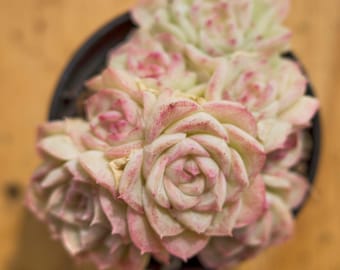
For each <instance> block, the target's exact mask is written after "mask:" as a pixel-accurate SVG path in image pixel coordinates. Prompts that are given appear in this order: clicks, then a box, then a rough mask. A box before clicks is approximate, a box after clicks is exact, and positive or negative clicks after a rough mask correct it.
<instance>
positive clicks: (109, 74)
mask: <svg viewBox="0 0 340 270" xmlns="http://www.w3.org/2000/svg"><path fill="white" fill-rule="evenodd" d="M140 83H141V82H140V80H138V79H137V78H136V77H135V76H133V75H131V74H129V73H127V72H126V71H124V70H121V69H116V68H112V67H108V68H106V69H104V70H103V72H102V73H101V74H99V75H97V76H96V77H94V78H92V79H91V80H90V81H89V82H88V85H89V86H90V88H91V89H93V90H97V92H95V93H94V95H92V96H91V97H90V98H89V99H88V100H87V101H86V113H87V119H88V121H89V122H90V127H91V132H92V135H91V134H89V135H88V136H85V138H84V143H85V144H86V145H87V146H88V147H89V148H90V149H97V150H100V151H104V152H106V154H107V157H108V158H110V159H115V158H123V157H126V156H127V155H128V154H129V153H130V151H131V150H133V149H135V148H137V149H138V148H140V147H142V145H143V141H144V122H143V110H144V109H143V107H144V105H143V104H144V99H145V96H147V93H145V92H144V91H142V90H141V86H140Z"/></svg>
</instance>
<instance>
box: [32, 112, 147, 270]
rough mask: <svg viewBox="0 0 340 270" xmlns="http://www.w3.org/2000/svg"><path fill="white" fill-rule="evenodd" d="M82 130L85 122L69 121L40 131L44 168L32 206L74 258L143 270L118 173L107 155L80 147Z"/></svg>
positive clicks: (35, 186) (35, 182) (101, 266)
mask: <svg viewBox="0 0 340 270" xmlns="http://www.w3.org/2000/svg"><path fill="white" fill-rule="evenodd" d="M76 127H77V128H76ZM79 127H81V128H79ZM85 127H87V128H85ZM84 131H85V132H86V131H88V124H86V122H83V121H81V120H71V119H69V120H67V121H57V122H51V123H47V124H45V125H42V126H41V127H40V129H39V141H38V149H39V152H40V153H41V154H42V157H43V158H44V163H43V164H42V165H41V166H40V167H39V168H38V169H37V170H36V172H35V174H34V175H33V177H32V182H31V185H30V187H29V190H28V195H27V204H28V207H29V208H30V209H31V210H32V212H33V213H35V214H36V216H37V217H39V218H40V219H41V220H43V221H45V222H46V223H47V224H48V226H49V228H50V229H51V232H52V235H53V237H54V238H56V239H59V240H60V241H61V242H62V243H63V245H64V246H65V248H66V250H67V251H68V252H69V253H70V254H71V255H73V256H75V257H76V258H79V259H85V260H90V261H92V262H94V263H95V264H96V265H97V266H98V268H99V269H107V268H109V267H112V266H115V267H116V268H115V269H127V268H131V269H144V266H145V265H146V263H147V261H148V255H143V256H142V255H141V254H140V251H139V250H138V249H137V248H136V247H135V246H134V245H133V244H132V243H131V241H130V239H129V235H128V229H127V219H126V215H127V206H126V204H124V203H123V202H122V201H120V200H119V199H118V198H117V190H116V187H117V183H116V180H117V179H115V174H114V171H112V170H111V169H110V164H109V162H108V161H107V160H106V159H105V158H104V155H103V153H101V152H99V151H87V150H86V149H85V147H84V146H82V145H81V143H80V142H81V139H80V138H81V135H82V134H83V132H84Z"/></svg>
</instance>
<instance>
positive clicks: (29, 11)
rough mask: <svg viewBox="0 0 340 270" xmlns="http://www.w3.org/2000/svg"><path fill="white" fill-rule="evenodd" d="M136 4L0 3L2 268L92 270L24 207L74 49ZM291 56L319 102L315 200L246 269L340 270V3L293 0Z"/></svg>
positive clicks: (77, 0)
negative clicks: (288, 233) (39, 143)
mask: <svg viewBox="0 0 340 270" xmlns="http://www.w3.org/2000/svg"><path fill="white" fill-rule="evenodd" d="M134 2H135V1H134V0H125V1H122V0H98V1H93V0H24V1H23V0H11V1H7V0H0V32H1V33H2V36H1V39H0V40H1V41H0V84H1V98H0V120H1V124H0V190H1V194H0V214H1V216H0V217H1V218H0V239H1V240H0V269H4V270H47V269H48V270H57V269H58V270H60V269H92V268H91V267H88V266H81V267H80V266H76V265H74V264H73V263H72V262H71V260H70V259H69V257H68V256H67V255H66V253H65V252H64V251H63V249H62V248H61V247H60V245H59V244H58V243H56V242H54V241H52V240H51V239H50V238H49V236H48V233H47V231H46V229H45V227H44V226H43V225H42V224H40V223H39V222H37V221H36V220H35V219H34V218H33V217H32V216H31V215H30V214H29V213H27V211H26V210H24V208H23V206H22V204H23V193H24V190H25V187H26V186H27V183H28V179H29V176H30V174H31V173H32V171H33V169H34V167H35V166H36V165H37V164H38V159H37V157H36V154H35V149H34V148H33V143H34V137H35V127H36V125H37V124H38V123H41V122H42V121H44V120H45V118H46V113H47V109H48V106H49V101H50V98H51V95H52V93H53V88H54V86H55V83H56V81H57V79H58V77H59V75H60V73H61V71H62V69H63V67H64V65H65V64H66V63H67V61H68V59H69V58H70V57H71V55H72V53H73V52H74V51H75V50H76V49H77V47H78V46H79V45H80V44H81V43H82V42H83V41H84V40H85V39H86V37H88V36H89V35H90V34H92V33H93V32H94V31H95V30H96V29H97V28H98V27H100V26H101V25H103V24H104V23H105V22H107V21H109V20H110V19H111V18H113V17H114V16H116V15H118V14H119V13H122V12H123V11H125V10H127V9H128V8H129V7H131V6H132V5H133V3H134ZM292 2H293V3H292V11H291V16H290V18H289V20H288V25H289V26H290V27H291V28H292V29H293V32H294V37H293V47H294V51H295V52H296V53H297V55H298V56H299V57H300V59H301V60H302V62H303V63H304V64H305V66H306V69H307V71H308V73H309V75H310V77H311V78H312V81H313V84H314V86H315V89H316V92H317V94H318V96H319V98H320V101H321V106H322V109H321V112H322V131H323V140H322V144H323V145H322V146H323V148H322V154H321V162H320V167H319V172H318V177H317V182H316V186H315V188H314V191H313V195H312V198H311V199H310V200H309V202H308V204H307V206H306V208H305V209H304V211H303V212H302V214H301V215H300V216H299V218H298V220H297V225H296V234H295V237H294V238H293V239H292V240H290V241H289V242H288V243H286V244H284V245H283V246H280V247H276V248H273V249H271V250H268V251H266V252H265V253H263V254H262V255H260V256H259V257H257V258H256V259H254V260H251V261H249V262H247V263H245V264H243V265H242V266H241V267H240V268H239V269H240V270H255V269H257V270H263V269H278V270H288V269H289V270H295V269H299V270H300V269H308V270H320V269H323V270H324V269H325V270H340V256H339V255H338V253H339V251H340V210H339V208H338V204H339V201H338V200H339V197H340V196H339V195H338V194H339V191H340V179H339V175H340V140H339V136H340V120H339V119H340V106H339V105H338V102H339V101H340V50H339V44H340V13H339V10H340V1H339V0H293V1H292Z"/></svg>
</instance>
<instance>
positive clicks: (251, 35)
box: [133, 0, 291, 56]
mask: <svg viewBox="0 0 340 270" xmlns="http://www.w3.org/2000/svg"><path fill="white" fill-rule="evenodd" d="M288 9H289V1H288V0H278V1H276V0H275V1H274V0H174V1H168V0H142V1H140V4H139V5H138V6H137V7H136V8H135V9H134V10H133V17H134V19H135V21H136V22H137V24H138V25H139V27H141V28H142V29H146V30H147V31H149V32H150V33H151V34H152V35H155V34H158V33H169V34H172V35H173V36H175V37H176V38H178V39H179V40H181V41H182V42H183V43H185V44H192V45H194V46H196V47H197V48H199V49H201V50H202V51H204V52H206V53H208V54H209V55H211V56H223V55H226V54H230V53H233V52H235V51H261V52H264V53H266V54H267V55H268V54H273V53H277V52H282V51H284V50H285V49H287V47H288V44H289V40H290V35H291V34H290V31H289V30H287V29H286V28H285V27H283V26H282V21H283V20H284V19H285V18H286V15H287V13H288Z"/></svg>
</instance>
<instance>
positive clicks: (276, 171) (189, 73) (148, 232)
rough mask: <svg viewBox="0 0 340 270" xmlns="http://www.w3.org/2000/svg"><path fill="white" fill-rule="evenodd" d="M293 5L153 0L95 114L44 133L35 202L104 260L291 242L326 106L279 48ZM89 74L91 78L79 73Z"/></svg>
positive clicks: (125, 262) (218, 259) (220, 261)
mask: <svg viewBox="0 0 340 270" xmlns="http://www.w3.org/2000/svg"><path fill="white" fill-rule="evenodd" d="M288 6H289V1H286V0H280V1H273V0H242V1H239V0H208V1H203V0H185V1H177V0H173V1H167V0H144V1H141V3H140V4H139V5H138V6H137V7H136V8H135V9H134V10H133V15H134V18H135V20H136V22H137V24H138V25H139V26H140V28H139V29H138V30H136V31H135V32H134V33H133V34H132V35H131V36H130V37H129V39H128V40H127V41H126V42H124V43H123V44H122V45H120V46H119V47H117V48H113V49H112V50H111V51H110V52H109V53H108V60H107V63H106V67H105V68H104V69H103V70H102V72H100V73H99V74H98V75H96V76H94V77H93V78H91V79H89V80H88V81H87V82H86V85H87V87H88V88H89V89H90V90H91V91H92V95H91V96H90V97H89V98H88V99H87V101H86V103H85V105H84V106H85V111H86V119H66V120H63V121H55V122H50V123H46V124H43V125H42V126H40V127H39V129H38V142H37V149H38V152H39V154H40V155H41V157H42V159H43V164H42V165H41V166H40V167H39V168H38V169H37V170H36V172H35V173H34V175H33V177H32V182H31V185H30V187H29V190H28V195H27V204H28V206H29V208H30V209H31V210H32V212H33V213H35V214H36V216H37V217H38V218H40V219H41V220H43V221H45V222H46V223H47V225H48V226H49V228H50V230H51V233H52V235H53V236H54V237H55V238H56V239H59V240H60V241H61V242H62V243H63V245H64V246H65V248H66V250H67V251H68V252H69V253H70V254H71V255H73V256H75V257H77V258H80V259H84V260H90V261H92V262H93V263H95V264H96V265H97V267H98V268H99V269H141V270H142V269H145V268H146V267H147V264H148V261H149V259H150V258H151V257H153V258H154V259H156V260H157V261H159V262H160V263H163V264H167V263H169V261H170V258H171V257H175V258H179V259H180V260H182V261H187V260H188V259H189V258H192V257H194V256H198V258H199V260H200V261H201V263H202V264H203V265H205V266H207V267H211V268H218V267H229V266H232V265H235V264H237V263H239V262H241V261H242V260H244V259H247V258H249V257H251V256H254V255H256V254H258V253H259V252H260V251H262V250H264V249H265V248H267V247H269V246H271V245H274V244H278V243H282V242H283V241H284V240H286V239H287V238H288V237H290V236H291V235H292V233H293V227H294V217H293V214H292V213H293V210H294V209H296V208H297V207H299V205H300V204H301V203H302V202H303V199H304V197H305V195H306V193H307V191H308V189H309V186H308V181H307V180H306V178H305V177H304V176H303V173H304V169H305V168H304V167H305V165H304V160H305V159H306V158H308V155H309V152H308V151H309V149H310V147H311V144H310V141H309V140H308V136H307V133H306V132H305V131H304V129H305V128H307V127H308V126H309V125H310V124H311V123H310V121H311V119H312V117H313V116H314V114H315V113H316V111H317V109H318V101H317V100H316V99H315V98H312V97H307V96H305V90H306V78H305V76H304V75H303V73H302V71H301V70H300V68H299V66H298V65H297V64H296V63H294V62H292V61H289V60H285V59H283V58H282V57H281V56H280V53H281V52H283V51H284V50H285V49H286V48H287V47H288V45H289V36H290V33H289V31H288V30H287V29H286V28H284V27H283V26H282V25H281V22H282V20H283V19H284V18H285V16H286V14H287V11H288ZM84 83H85V82H84Z"/></svg>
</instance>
